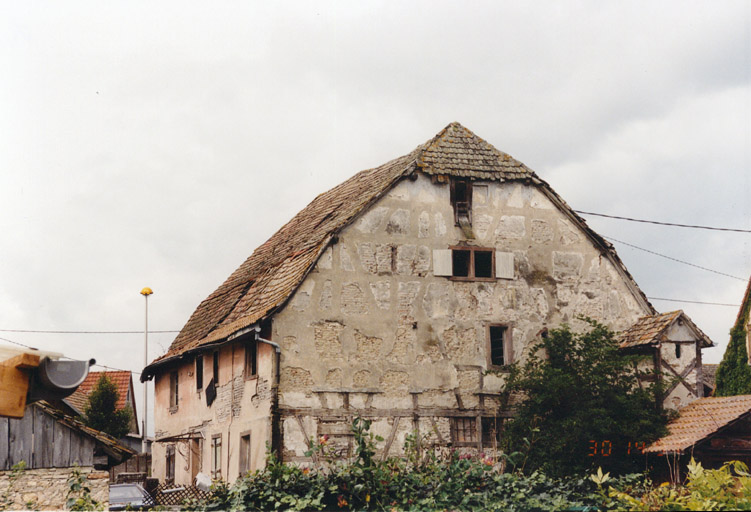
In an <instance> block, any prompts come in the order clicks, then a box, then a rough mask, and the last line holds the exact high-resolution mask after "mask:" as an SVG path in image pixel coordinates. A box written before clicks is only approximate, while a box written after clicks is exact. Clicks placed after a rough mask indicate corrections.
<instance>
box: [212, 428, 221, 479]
mask: <svg viewBox="0 0 751 512" xmlns="http://www.w3.org/2000/svg"><path fill="white" fill-rule="evenodd" d="M211 478H213V479H218V478H222V434H215V435H213V436H211Z"/></svg>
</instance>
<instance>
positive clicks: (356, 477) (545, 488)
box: [184, 418, 642, 511]
mask: <svg viewBox="0 0 751 512" xmlns="http://www.w3.org/2000/svg"><path fill="white" fill-rule="evenodd" d="M369 427H370V422H369V421H367V420H363V419H360V418H357V419H355V421H354V423H353V425H352V433H353V436H354V440H355V456H354V458H353V459H352V460H350V461H343V460H341V458H340V457H338V454H337V453H335V450H333V449H332V448H331V447H330V446H329V440H328V438H327V437H326V436H323V437H322V438H320V439H319V440H317V441H316V442H311V448H310V452H309V454H310V455H311V456H312V455H315V460H316V461H317V463H316V464H315V465H314V467H312V468H300V467H298V466H294V465H286V464H283V463H281V462H279V460H278V459H277V458H276V457H274V456H273V454H271V453H270V454H269V456H268V457H269V458H268V464H267V466H266V468H265V469H263V470H261V471H256V472H254V473H252V474H248V475H246V476H244V477H241V478H239V479H238V480H237V481H235V483H234V484H233V485H232V486H229V485H227V484H225V483H223V482H216V483H215V485H214V494H213V497H212V499H211V500H209V501H204V502H199V501H193V502H189V503H185V504H184V508H188V509H192V510H206V511H208V510H350V509H354V510H509V511H522V510H571V509H580V510H594V509H595V508H596V507H601V506H602V505H603V504H604V503H605V502H606V501H607V500H608V499H609V498H605V497H603V495H602V493H598V492H597V486H596V485H595V483H594V482H593V481H592V480H591V479H589V478H583V477H582V478H559V479H553V478H549V477H547V476H545V475H543V474H542V473H540V472H533V473H532V474H530V475H527V476H525V475H522V474H519V473H504V472H503V471H502V468H501V465H500V464H494V463H493V460H492V459H490V458H489V457H485V456H484V455H482V454H480V455H478V456H470V455H466V454H465V455H460V454H459V453H458V452H456V451H452V452H450V453H448V454H447V455H445V456H439V455H437V454H436V453H434V452H431V451H428V452H426V451H425V450H423V451H422V452H420V451H419V450H418V449H417V446H418V444H419V443H416V442H415V436H414V435H413V436H410V437H411V441H410V439H408V443H407V446H406V447H405V448H406V450H407V457H405V458H396V457H393V458H389V459H387V460H380V459H378V458H376V457H375V443H376V441H378V440H379V438H378V437H376V436H373V435H372V434H371V433H370V432H369V430H368V429H369ZM636 480H638V481H641V480H642V479H641V477H639V476H637V477H634V476H630V477H624V478H621V479H618V480H610V482H611V485H613V488H614V489H619V490H623V491H624V492H629V491H630V490H631V489H632V488H633V485H632V483H633V482H634V481H636Z"/></svg>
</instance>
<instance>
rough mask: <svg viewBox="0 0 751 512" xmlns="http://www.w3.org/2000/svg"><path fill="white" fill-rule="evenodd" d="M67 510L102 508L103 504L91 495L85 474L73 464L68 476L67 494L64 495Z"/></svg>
mask: <svg viewBox="0 0 751 512" xmlns="http://www.w3.org/2000/svg"><path fill="white" fill-rule="evenodd" d="M65 508H66V509H68V510H104V505H103V504H102V503H99V502H98V501H97V500H95V499H94V498H93V497H92V496H91V488H90V487H89V485H88V480H87V478H86V475H85V474H83V473H81V470H80V469H79V468H78V466H74V467H73V470H72V471H71V473H70V477H69V478H68V494H67V495H66V496H65Z"/></svg>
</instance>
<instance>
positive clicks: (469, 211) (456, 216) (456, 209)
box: [449, 178, 473, 226]
mask: <svg viewBox="0 0 751 512" xmlns="http://www.w3.org/2000/svg"><path fill="white" fill-rule="evenodd" d="M457 183H464V184H465V185H466V187H467V194H466V196H467V201H465V202H466V205H467V220H468V221H469V223H470V224H472V185H473V181H472V180H470V179H469V178H451V190H450V192H449V200H450V201H451V207H452V208H453V209H454V225H456V226H458V225H459V203H458V202H457V201H456V184H457Z"/></svg>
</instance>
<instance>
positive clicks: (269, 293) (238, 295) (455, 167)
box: [141, 123, 653, 380]
mask: <svg viewBox="0 0 751 512" xmlns="http://www.w3.org/2000/svg"><path fill="white" fill-rule="evenodd" d="M418 170H419V171H421V172H424V173H426V174H430V175H441V176H458V177H472V178H476V179H482V180H494V181H507V180H529V181H530V182H531V183H533V184H535V185H537V186H538V187H540V190H541V191H542V192H543V193H544V194H545V195H546V196H547V197H548V198H549V199H550V200H551V201H552V202H553V203H554V204H556V205H557V206H558V207H559V208H561V210H562V211H564V213H566V214H567V215H568V216H569V217H570V219H571V220H572V222H574V223H575V224H576V225H578V226H579V227H580V228H581V229H583V230H584V231H585V232H586V233H587V234H588V235H589V236H590V239H591V240H592V241H593V243H594V244H595V245H596V246H597V247H598V248H600V250H601V251H602V252H603V254H605V255H606V256H607V257H609V258H610V259H611V261H612V262H613V263H614V265H615V267H616V268H617V269H618V270H619V271H620V272H621V273H622V275H623V276H624V278H625V280H626V282H627V283H629V286H630V287H631V289H632V291H633V293H634V295H635V297H637V300H640V301H641V302H642V304H643V305H644V306H645V307H646V308H647V309H649V310H653V308H652V305H651V304H650V303H649V301H648V300H647V298H646V296H645V295H644V293H643V292H642V291H641V290H640V289H639V287H638V286H637V285H636V283H635V282H634V281H633V279H632V278H631V275H630V274H629V273H628V271H627V270H626V268H625V267H624V266H623V263H622V262H621V261H620V259H619V258H618V256H617V254H616V252H615V249H614V248H613V246H612V245H611V244H610V243H609V242H607V241H606V240H604V239H603V238H602V237H600V236H599V235H597V234H596V233H595V232H594V231H592V230H591V229H589V227H587V225H586V222H585V221H584V220H583V219H582V218H581V217H579V216H578V215H576V213H574V212H573V210H571V208H570V207H569V206H568V205H567V204H566V203H565V202H564V201H563V199H561V198H560V197H559V196H558V195H557V194H556V193H555V192H554V191H553V189H552V188H550V186H549V185H548V184H547V183H546V182H545V181H543V180H541V179H540V178H538V177H537V176H536V175H535V173H534V172H532V171H531V170H530V169H528V168H527V167H526V166H525V165H524V164H522V163H520V162H518V161H517V160H515V159H513V158H512V157H510V156H509V155H507V154H506V153H503V152H501V151H498V150H497V149H495V148H494V147H493V146H492V145H490V144H488V143H487V142H485V141H484V140H482V139H481V138H479V137H477V136H476V135H475V134H474V133H472V132H471V131H470V130H468V129H466V128H464V127H463V126H462V125H461V124H459V123H451V124H450V125H448V126H447V127H446V128H444V129H443V130H442V131H441V132H440V133H439V134H438V135H436V136H435V137H433V138H432V139H431V140H429V141H428V142H426V143H425V144H422V145H420V146H418V147H417V148H415V149H414V150H413V151H412V152H410V153H409V154H407V155H405V156H402V157H400V158H397V159H395V160H392V161H390V162H388V163H386V164H384V165H382V166H380V167H376V168H374V169H369V170H366V171H362V172H360V173H358V174H356V175H354V176H353V177H352V178H350V179H348V180H347V181H345V182H344V183H342V184H340V185H338V186H336V187H334V188H333V189H331V190H329V191H328V192H324V193H323V194H321V195H319V196H318V197H316V198H315V199H314V200H313V201H312V202H311V203H310V204H309V205H308V206H306V207H305V208H304V209H303V210H302V211H301V212H300V213H298V214H297V215H295V217H293V218H292V220H291V221H289V222H288V223H287V224H285V225H284V226H283V227H282V228H281V229H280V230H279V231H277V232H276V233H275V234H274V235H273V236H272V237H271V238H269V239H268V240H267V241H266V242H265V243H264V244H263V245H261V246H260V247H258V248H257V249H256V250H255V251H254V252H253V254H252V255H251V256H250V257H249V258H248V259H247V260H245V262H244V263H243V264H242V265H240V267H239V268H238V269H237V270H236V271H235V272H233V273H232V275H230V276H229V278H228V279H227V280H226V281H225V282H224V283H223V284H222V285H221V286H220V287H219V288H217V289H216V291H214V293H212V294H211V295H209V296H208V297H207V298H206V299H205V300H204V301H203V302H201V304H199V306H198V308H196V310H195V311H194V312H193V314H192V315H191V317H190V318H189V319H188V322H187V323H186V324H185V326H184V327H183V329H182V330H181V331H180V333H179V334H178V335H177V337H176V338H175V340H174V341H173V342H172V345H170V348H169V350H168V351H167V353H166V354H164V355H163V356H161V357H159V358H157V359H155V360H154V361H153V362H152V363H151V364H150V365H149V366H147V367H146V368H145V369H144V372H143V373H142V374H141V380H147V379H150V378H151V377H152V376H153V375H154V369H155V368H156V367H158V366H160V365H162V364H166V363H168V362H169V361H171V360H173V359H175V358H178V357H181V356H183V355H184V354H187V353H189V352H191V351H193V350H197V349H199V347H203V346H205V345H210V344H212V343H215V342H222V341H223V340H225V339H226V338H227V337H228V336H230V335H232V334H234V333H236V332H238V331H240V330H242V329H244V328H246V327H250V326H252V325H253V324H255V323H257V322H259V321H261V320H263V319H264V318H267V317H269V316H270V315H271V314H273V312H274V311H276V310H277V309H278V308H280V307H282V306H283V305H284V303H285V302H286V301H287V299H289V298H290V297H291V295H292V294H293V293H294V291H295V289H296V288H297V286H298V285H299V284H300V283H301V282H302V280H303V279H304V278H305V276H306V275H307V273H308V272H309V271H310V270H311V268H312V267H313V265H314V264H315V263H316V261H317V260H318V258H319V257H320V255H321V253H322V252H323V251H324V249H325V248H326V247H327V245H328V244H329V242H330V241H331V239H332V238H333V237H334V236H336V234H337V233H338V232H339V231H341V230H342V229H343V228H344V227H346V226H347V225H349V224H350V223H351V222H352V221H353V220H354V219H355V218H356V217H357V216H358V215H359V214H361V213H362V212H364V211H365V210H366V209H367V208H368V207H369V206H370V205H372V204H373V203H374V202H376V201H377V200H378V199H379V198H380V197H382V196H383V195H384V194H385V193H386V192H387V191H388V190H389V189H390V188H391V187H392V186H394V185H395V184H396V183H397V182H398V181H399V180H400V179H402V178H404V177H406V176H408V175H410V174H412V173H413V172H415V171H418Z"/></svg>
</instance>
